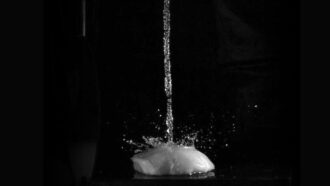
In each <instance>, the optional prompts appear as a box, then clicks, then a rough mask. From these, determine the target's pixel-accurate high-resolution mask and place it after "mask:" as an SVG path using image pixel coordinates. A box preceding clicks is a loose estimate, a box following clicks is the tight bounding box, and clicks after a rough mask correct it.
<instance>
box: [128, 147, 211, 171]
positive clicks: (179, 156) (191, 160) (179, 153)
mask: <svg viewBox="0 0 330 186" xmlns="http://www.w3.org/2000/svg"><path fill="white" fill-rule="evenodd" d="M131 159H132V161H133V166H134V169H135V170H136V171H137V172H140V173H143V174H147V175H187V174H189V175H191V174H194V173H206V172H209V171H211V170H213V169H214V165H213V163H212V162H211V161H210V160H209V158H208V157H207V156H206V155H204V154H203V153H201V152H200V151H198V150H196V149H195V148H194V147H187V146H179V145H175V144H164V145H161V146H159V147H155V148H152V149H148V150H146V151H145V152H142V153H139V154H136V155H134V156H133V157H132V158H131Z"/></svg>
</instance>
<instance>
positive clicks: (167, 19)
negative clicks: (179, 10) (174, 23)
mask: <svg viewBox="0 0 330 186" xmlns="http://www.w3.org/2000/svg"><path fill="white" fill-rule="evenodd" d="M163 23H164V36H163V42H164V66H165V68H164V69H165V79H164V83H165V84H164V86H165V93H166V97H167V105H166V108H167V110H166V111H167V112H166V125H167V131H166V134H167V135H166V137H167V139H168V141H169V142H173V113H172V77H171V58H170V54H171V53H170V34H171V13H170V0H164V9H163Z"/></svg>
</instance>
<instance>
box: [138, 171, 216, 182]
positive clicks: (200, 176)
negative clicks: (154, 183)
mask: <svg viewBox="0 0 330 186" xmlns="http://www.w3.org/2000/svg"><path fill="white" fill-rule="evenodd" d="M212 178H213V179H214V178H215V173H214V172H212V171H211V172H207V173H196V174H193V175H181V176H180V175H178V176H148V175H144V174H141V173H135V174H134V177H133V179H147V180H148V179H150V180H164V179H170V180H180V179H181V180H182V179H184V180H186V179H192V180H193V179H212Z"/></svg>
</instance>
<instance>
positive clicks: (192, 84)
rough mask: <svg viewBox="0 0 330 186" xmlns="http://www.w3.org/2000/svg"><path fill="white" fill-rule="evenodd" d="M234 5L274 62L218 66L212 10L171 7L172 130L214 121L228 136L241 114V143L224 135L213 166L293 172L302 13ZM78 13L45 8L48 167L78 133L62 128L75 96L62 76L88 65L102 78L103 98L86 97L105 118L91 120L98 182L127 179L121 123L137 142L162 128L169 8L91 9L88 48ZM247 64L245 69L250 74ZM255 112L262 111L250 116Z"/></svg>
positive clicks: (200, 4)
mask: <svg viewBox="0 0 330 186" xmlns="http://www.w3.org/2000/svg"><path fill="white" fill-rule="evenodd" d="M228 4H230V8H231V9H232V11H233V12H234V13H235V14H237V15H238V16H239V17H241V18H242V20H243V21H244V22H246V23H247V24H249V25H250V26H251V27H253V28H255V29H256V30H258V31H260V32H261V33H263V34H264V36H265V41H266V42H267V46H269V48H270V50H271V54H272V55H271V57H267V58H262V59H259V60H247V61H244V63H243V62H241V61H234V60H230V59H229V58H228V59H227V58H220V59H224V60H219V55H220V54H218V53H217V51H218V49H219V48H221V47H222V45H223V43H220V42H219V41H221V37H222V36H220V35H219V34H217V33H218V30H217V29H218V28H217V27H216V18H215V15H216V8H215V6H214V4H212V3H211V1H197V0H194V1H184V0H172V2H171V6H172V7H171V11H172V12H171V13H172V33H171V34H172V36H171V53H172V56H171V59H172V73H173V96H174V97H173V101H174V117H175V125H180V123H181V121H186V120H187V118H188V116H190V115H193V116H194V118H195V119H194V122H195V123H196V124H197V126H196V128H203V127H204V128H205V127H207V126H206V125H205V123H207V122H208V121H209V116H210V113H211V112H212V113H214V114H215V117H216V118H218V120H217V121H218V122H217V123H216V126H217V130H219V131H227V130H229V128H230V127H231V122H230V121H227V120H225V119H221V117H223V115H224V114H229V115H231V114H235V116H237V117H238V118H239V125H238V133H237V135H231V134H227V137H228V139H229V143H230V148H229V149H228V148H224V147H223V141H221V140H219V143H218V144H216V146H215V149H214V150H213V152H216V153H217V154H218V156H217V158H214V159H213V161H214V162H216V166H217V165H221V166H223V167H226V166H225V165H227V164H228V165H229V164H230V165H233V164H237V165H239V164H246V163H249V162H261V163H263V164H270V165H272V166H274V164H275V165H282V164H283V165H285V167H289V168H290V169H292V168H297V164H296V163H297V159H298V140H299V136H298V132H299V121H298V117H299V115H298V114H299V104H298V100H299V74H298V71H299V58H298V55H299V53H298V52H299V42H298V39H299V19H298V18H299V17H298V16H299V11H298V10H299V3H297V2H296V1H290V2H286V1H276V2H273V1H272V2H270V1H261V0H259V1H257V0H254V1H243V0H236V1H231V3H228ZM78 5H79V3H78V1H72V2H66V1H53V2H49V3H48V5H47V6H48V9H47V12H46V15H47V16H46V20H45V21H46V47H47V50H46V57H47V62H46V68H47V69H46V82H45V83H46V109H47V111H46V114H47V115H46V121H47V122H46V127H45V130H46V148H45V150H46V159H47V153H48V154H51V152H56V153H59V152H61V151H63V150H62V148H61V147H60V146H61V145H60V144H63V143H65V139H67V138H68V136H69V138H71V136H72V135H74V134H72V133H70V132H68V131H72V130H73V129H72V127H70V122H64V120H65V121H70V120H68V119H67V118H70V116H68V115H70V114H68V113H70V111H68V110H69V109H68V108H67V107H69V105H70V104H68V103H69V102H70V99H72V98H70V97H69V96H68V95H67V94H68V93H67V92H68V91H67V90H68V89H70V87H69V86H67V80H66V75H65V74H66V72H70V69H74V68H75V64H79V61H81V60H83V59H82V58H84V59H87V61H92V62H90V63H87V64H89V65H90V67H91V68H90V69H97V70H96V71H93V70H91V71H93V72H92V74H94V75H95V76H93V78H95V77H97V81H96V80H95V82H97V85H98V86H97V88H96V89H97V91H96V92H97V93H95V94H94V93H91V94H90V95H91V96H95V95H96V97H97V98H95V102H97V103H98V104H97V106H95V108H97V109H99V110H100V113H99V112H97V113H99V114H97V116H95V117H98V119H99V120H100V121H97V122H95V123H99V125H100V126H99V128H98V129H97V130H95V131H96V132H94V133H93V135H94V134H95V133H97V134H95V136H93V135H92V136H93V137H95V138H98V139H99V146H98V152H97V153H98V156H97V160H96V167H95V172H94V173H95V174H96V175H100V174H103V175H107V176H109V177H130V176H131V175H132V173H133V170H132V167H131V162H130V160H129V157H130V156H131V155H132V153H127V152H124V151H121V146H122V142H121V139H122V134H123V133H127V132H128V129H127V128H125V126H126V125H123V122H124V121H127V120H132V119H131V118H132V117H135V118H136V119H135V120H133V122H131V123H130V124H129V126H128V128H129V130H130V131H135V132H133V133H134V135H135V136H134V135H133V138H139V136H140V135H141V134H151V133H152V132H150V131H152V130H151V129H150V130H148V127H150V126H146V124H145V123H147V122H148V121H151V120H153V119H155V118H157V117H156V116H155V115H156V113H155V111H156V110H157V109H158V108H160V109H161V110H162V112H163V111H164V109H165V95H164V92H163V75H164V72H163V70H164V69H163V52H162V51H163V48H162V45H163V43H162V34H163V30H162V29H163V28H162V26H163V25H162V24H163V22H162V8H163V7H162V5H163V2H162V1H155V0H144V1H133V0H130V1H88V7H89V9H88V11H89V12H90V13H89V15H91V16H89V17H88V26H87V38H88V39H87V41H85V40H84V41H80V39H79V31H80V21H79V20H80V17H79V16H78V15H79V11H80V9H79V6H78ZM219 37H220V38H219ZM86 46H87V47H86ZM86 48H88V49H86ZM86 51H87V52H86ZM82 53H85V54H82ZM78 56H80V57H78ZM86 56H87V57H86ZM223 61H225V62H226V63H224V62H223ZM246 64H248V66H249V67H248V68H244V66H246ZM259 64H263V65H259ZM78 66H79V65H78ZM68 69H69V70H68ZM87 69H88V68H87ZM87 74H88V72H87ZM88 77H89V76H88ZM93 82H94V81H93ZM95 82H94V84H93V83H92V84H93V85H95ZM87 92H88V91H87ZM91 92H93V91H91ZM88 95H89V94H88ZM93 100H94V99H93ZM256 104H257V105H258V106H259V107H258V108H259V109H257V110H256V111H255V110H253V109H252V111H251V109H250V107H247V105H249V106H251V107H253V106H254V105H256ZM83 106H85V107H86V106H90V105H89V104H87V105H84V104H83ZM163 114H164V112H163ZM77 117H78V118H79V114H78V115H77ZM225 117H227V116H225ZM228 117H229V116H228ZM155 120H156V119H155ZM62 123H65V124H64V125H63V124H62ZM91 123H93V122H91ZM92 128H93V127H92ZM95 128H97V127H95ZM230 129H231V128H230ZM87 131H88V129H87ZM78 132H79V130H78ZM82 133H86V132H85V131H84V130H83V132H82ZM78 136H79V135H78ZM218 138H219V137H218ZM220 139H224V137H222V138H220ZM61 141H63V142H61ZM56 146H58V148H53V147H56ZM205 153H206V154H207V155H211V154H214V153H212V152H205ZM60 154H61V153H60ZM221 166H220V167H221Z"/></svg>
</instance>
